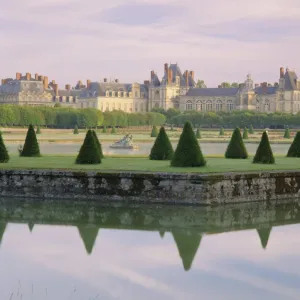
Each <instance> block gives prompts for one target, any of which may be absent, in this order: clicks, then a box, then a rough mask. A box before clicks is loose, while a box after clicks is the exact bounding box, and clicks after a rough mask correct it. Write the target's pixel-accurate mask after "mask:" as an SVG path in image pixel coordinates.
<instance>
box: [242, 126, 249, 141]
mask: <svg viewBox="0 0 300 300" xmlns="http://www.w3.org/2000/svg"><path fill="white" fill-rule="evenodd" d="M248 138H249V137H248V128H247V127H245V128H244V132H243V140H248Z"/></svg>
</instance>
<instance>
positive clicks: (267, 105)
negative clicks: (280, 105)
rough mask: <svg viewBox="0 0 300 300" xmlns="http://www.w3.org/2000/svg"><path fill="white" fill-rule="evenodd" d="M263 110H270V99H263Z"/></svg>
mask: <svg viewBox="0 0 300 300" xmlns="http://www.w3.org/2000/svg"><path fill="white" fill-rule="evenodd" d="M265 111H270V101H269V100H266V101H265Z"/></svg>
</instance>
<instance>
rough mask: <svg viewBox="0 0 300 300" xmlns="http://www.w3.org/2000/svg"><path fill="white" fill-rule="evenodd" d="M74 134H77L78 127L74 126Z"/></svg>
mask: <svg viewBox="0 0 300 300" xmlns="http://www.w3.org/2000/svg"><path fill="white" fill-rule="evenodd" d="M73 133H74V134H79V130H78V126H77V125H75V126H74V131H73Z"/></svg>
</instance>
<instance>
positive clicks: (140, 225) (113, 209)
mask: <svg viewBox="0 0 300 300" xmlns="http://www.w3.org/2000/svg"><path fill="white" fill-rule="evenodd" d="M299 208H300V205H299V204H297V203H294V204H293V203H291V204H280V205H279V204H278V205H274V204H265V203H260V204H258V203H254V204H243V205H226V206H220V207H213V208H212V207H184V206H180V207H174V206H146V205H135V206H120V205H118V206H116V205H114V206H112V205H110V206H105V205H101V206H99V205H96V204H94V203H89V204H84V203H80V204H76V205H75V204H71V203H67V202H61V201H60V202H56V203H55V202H54V203H53V202H49V203H42V202H41V203H38V204H36V203H35V204H34V203H33V202H30V200H27V201H26V203H25V202H17V200H13V199H2V201H1V206H0V241H1V247H0V266H1V271H0V299H1V300H2V299H3V300H6V299H7V300H9V299H23V300H27V299H28V300H31V299H36V300H41V299H53V300H60V299H61V300H66V299H72V300H75V299H76V300H77V299H78V300H79V299H80V300H82V299H87V300H88V299H109V300H110V299H128V300H135V299H136V300H140V299H146V300H152V299H155V300H159V299H164V300H165V299H180V300H181V299H182V300H183V299H195V300H196V299H197V300H198V299H206V300H210V299H211V300H218V299H222V300H223V299H225V300H227V299H228V300H229V299H230V300H235V299H236V300H241V299H243V300H248V299H249V300H250V299H251V300H252V299H256V300H257V299H264V300H268V299H270V300H271V299H272V300H279V299H280V300H281V299H282V300H283V299H284V300H289V299H299V296H300V239H299V233H300V225H299V223H300V209H299ZM284 225H285V226H284Z"/></svg>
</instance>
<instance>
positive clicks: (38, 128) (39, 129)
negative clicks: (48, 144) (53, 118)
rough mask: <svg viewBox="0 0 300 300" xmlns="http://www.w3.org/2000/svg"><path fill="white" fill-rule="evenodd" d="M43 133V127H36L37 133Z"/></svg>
mask: <svg viewBox="0 0 300 300" xmlns="http://www.w3.org/2000/svg"><path fill="white" fill-rule="evenodd" d="M41 133H42V132H41V128H40V126H38V127H37V129H36V134H41Z"/></svg>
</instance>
